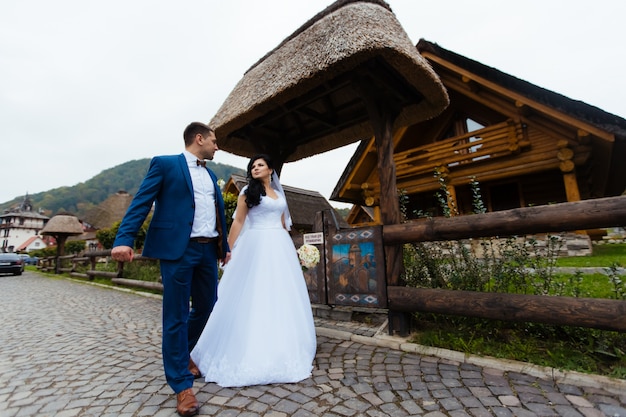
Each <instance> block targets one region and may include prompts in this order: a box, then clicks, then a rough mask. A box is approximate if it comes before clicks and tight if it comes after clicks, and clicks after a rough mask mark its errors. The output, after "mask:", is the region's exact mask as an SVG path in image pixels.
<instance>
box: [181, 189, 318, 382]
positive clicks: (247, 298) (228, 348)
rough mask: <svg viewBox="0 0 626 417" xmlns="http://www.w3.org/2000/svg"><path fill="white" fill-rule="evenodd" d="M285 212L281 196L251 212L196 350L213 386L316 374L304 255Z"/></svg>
mask: <svg viewBox="0 0 626 417" xmlns="http://www.w3.org/2000/svg"><path fill="white" fill-rule="evenodd" d="M285 207H286V202H285V200H284V198H283V197H282V196H281V195H280V194H279V195H278V198H277V199H276V200H274V199H272V198H270V197H267V196H264V197H262V198H261V204H259V205H258V206H255V207H253V208H251V209H250V210H249V211H248V217H247V219H246V223H247V225H246V226H245V231H243V233H242V234H241V235H240V237H239V239H238V241H237V243H236V244H235V247H234V248H233V249H232V257H231V260H230V262H229V263H228V264H227V265H226V266H225V269H224V274H223V276H222V278H221V280H220V283H219V286H218V301H217V303H216V304H215V307H214V308H213V312H212V313H211V316H210V318H209V321H208V322H207V324H206V326H205V328H204V330H203V331H202V335H201V336H200V339H199V340H198V343H197V344H196V346H195V347H194V349H193V350H192V352H191V358H192V359H193V361H194V362H195V363H196V365H197V366H198V368H199V369H200V371H201V372H202V375H203V376H204V377H205V380H206V381H207V382H215V383H217V384H218V385H220V386H222V387H242V386H250V385H264V384H272V383H289V382H298V381H301V380H303V379H306V378H308V377H309V376H310V375H311V371H312V368H313V359H314V358H315V351H316V346H317V344H316V338H315V326H314V324H313V314H312V311H311V303H310V301H309V295H308V292H307V288H306V284H305V281H304V276H303V274H302V269H301V266H300V262H299V260H298V255H297V253H296V250H295V247H294V244H293V241H292V240H291V237H290V236H289V233H288V232H287V231H286V230H285V229H284V228H283V227H282V223H281V214H282V213H283V210H284V209H285Z"/></svg>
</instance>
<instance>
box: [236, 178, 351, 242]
mask: <svg viewBox="0 0 626 417" xmlns="http://www.w3.org/2000/svg"><path fill="white" fill-rule="evenodd" d="M247 183H248V181H247V180H246V177H245V176H243V175H237V174H232V175H231V177H230V181H229V183H228V184H227V189H226V190H227V191H229V192H232V193H233V194H235V190H233V189H232V188H235V189H236V193H237V194H238V193H239V192H240V191H241V190H242V189H243V187H244V186H245V185H246V184H247ZM282 186H283V190H284V191H285V199H286V200H287V205H288V206H289V213H290V214H291V220H292V222H293V227H294V228H295V229H298V230H306V231H310V230H311V228H312V227H313V224H314V223H315V214H316V213H317V212H318V211H324V210H328V211H329V212H331V213H332V215H333V216H335V218H336V220H337V222H338V224H339V227H341V228H347V227H349V225H348V223H347V222H346V221H345V220H344V218H343V217H342V216H341V215H340V214H339V213H338V212H337V210H335V209H334V208H333V207H332V206H331V205H330V203H329V202H328V200H326V198H324V196H323V195H321V194H320V193H318V192H317V191H311V190H305V189H302V188H296V187H290V186H288V185H285V184H282Z"/></svg>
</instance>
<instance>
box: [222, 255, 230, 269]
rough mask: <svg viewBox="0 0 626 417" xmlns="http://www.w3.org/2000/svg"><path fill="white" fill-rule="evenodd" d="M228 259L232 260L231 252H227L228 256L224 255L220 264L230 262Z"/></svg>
mask: <svg viewBox="0 0 626 417" xmlns="http://www.w3.org/2000/svg"><path fill="white" fill-rule="evenodd" d="M228 261H230V252H226V256H224V259H222V260H221V261H220V264H221V265H222V266H224V265H226V264H227V263H228Z"/></svg>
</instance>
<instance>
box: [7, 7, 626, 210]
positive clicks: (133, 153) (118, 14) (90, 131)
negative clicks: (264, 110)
mask: <svg viewBox="0 0 626 417" xmlns="http://www.w3.org/2000/svg"><path fill="white" fill-rule="evenodd" d="M332 2H333V1H332V0H306V1H305V0H302V1H299V0H264V1H255V0H227V1H217V0H178V1H161V0H106V1H104V0H101V1H97V0H55V1H50V0H2V2H0V141H1V147H0V170H1V172H2V177H1V178H2V179H1V180H0V203H2V202H6V201H8V200H11V199H13V198H15V197H21V196H23V195H24V194H26V193H30V194H35V193H38V192H41V191H47V190H49V189H52V188H57V187H62V186H72V185H76V184H78V183H80V182H84V181H87V180H88V179H90V178H92V177H93V176H95V175H97V174H99V173H100V172H102V171H103V170H105V169H108V168H112V167H114V166H116V165H120V164H123V163H125V162H128V161H130V160H134V159H141V158H150V157H152V156H154V155H163V154H177V153H180V152H181V151H182V150H183V149H184V145H183V141H182V130H183V129H184V127H185V126H186V125H187V124H188V123H189V122H190V121H194V120H198V121H205V122H208V121H209V120H210V119H211V118H212V117H213V116H214V115H215V113H216V112H217V110H218V109H219V107H220V106H221V104H222V103H223V101H224V100H225V99H226V97H227V96H228V94H229V93H230V92H231V90H232V89H233V87H234V86H235V84H236V83H237V82H238V81H239V80H240V79H241V77H242V76H243V74H244V72H245V71H246V70H247V69H248V68H249V67H250V66H251V65H252V64H254V63H255V62H256V61H257V60H258V59H259V58H261V57H262V56H263V55H265V53H267V52H268V51H270V50H271V49H273V48H274V47H275V46H277V45H278V44H279V43H280V42H281V41H282V40H283V39H284V38H286V37H287V36H289V35H290V34H291V33H293V32H294V31H295V30H296V29H297V28H298V27H299V26H301V25H302V24H303V23H304V22H305V21H307V20H308V19H309V18H311V17H313V16H314V15H315V14H316V13H318V12H319V11H321V10H323V9H324V8H325V7H326V6H328V5H329V4H331V3H332ZM388 3H389V5H390V6H391V8H392V10H393V12H394V14H395V15H396V17H397V19H398V20H399V22H400V23H401V24H402V26H403V27H404V29H405V31H406V33H407V34H408V36H409V38H410V39H411V41H412V42H413V43H414V44H416V43H417V42H418V41H419V39H420V38H425V39H427V40H429V41H431V42H435V43H437V44H439V45H440V46H442V47H443V48H446V49H448V50H451V51H453V52H456V53H458V54H461V55H463V56H465V57H468V58H471V59H474V60H477V61H479V62H481V63H483V64H485V65H488V66H491V67H495V68H497V69H499V70H501V71H504V72H506V73H508V74H511V75H513V76H516V77H518V78H521V79H523V80H526V81H529V82H531V83H533V84H536V85H538V86H540V87H544V88H547V89H549V90H552V91H555V92H557V93H560V94H563V95H565V96H567V97H570V98H572V99H576V100H581V101H584V102H586V103H588V104H591V105H594V106H596V107H599V108H600V109H602V110H604V111H607V112H610V113H613V114H616V115H618V116H621V117H626V81H625V78H624V77H625V76H626V56H625V52H624V51H625V50H626V47H625V46H624V41H626V35H625V32H624V25H625V21H624V17H625V16H626V2H624V1H620V0H595V1H588V0H586V1H579V0H524V1H502V0H493V1H487V0H474V1H471V2H470V1H466V0H439V1H428V2H427V1H423V0H389V1H388ZM218 144H219V138H218ZM355 148H356V144H354V145H349V146H347V147H344V148H340V149H338V150H335V151H331V152H327V153H325V154H322V155H319V156H315V157H312V158H308V159H306V160H303V161H299V162H294V163H288V164H285V166H284V167H283V172H282V177H281V179H282V182H283V183H284V184H287V185H290V186H294V187H300V188H305V189H311V190H317V191H319V192H320V193H321V194H322V195H324V196H325V197H326V198H328V197H330V194H331V192H332V190H333V189H334V187H335V185H336V184H337V181H338V180H339V177H340V175H341V173H342V172H343V169H344V167H345V165H346V163H347V162H348V160H349V159H350V157H351V156H352V153H353V152H354V149H355ZM214 161H215V162H221V163H225V164H230V165H234V166H237V167H240V168H245V165H246V163H247V159H244V158H241V157H236V156H234V155H232V154H228V153H226V152H218V153H217V154H216V156H215V159H214ZM331 204H333V205H334V206H336V207H346V205H344V204H340V203H334V202H332V201H331Z"/></svg>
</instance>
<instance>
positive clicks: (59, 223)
mask: <svg viewBox="0 0 626 417" xmlns="http://www.w3.org/2000/svg"><path fill="white" fill-rule="evenodd" d="M82 233H83V226H82V225H81V224H80V222H79V221H78V218H76V216H71V215H69V214H57V215H56V216H53V217H52V218H51V219H50V220H48V223H46V225H45V226H44V228H43V229H42V230H41V234H42V235H51V236H57V235H68V236H69V235H80V234H82Z"/></svg>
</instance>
